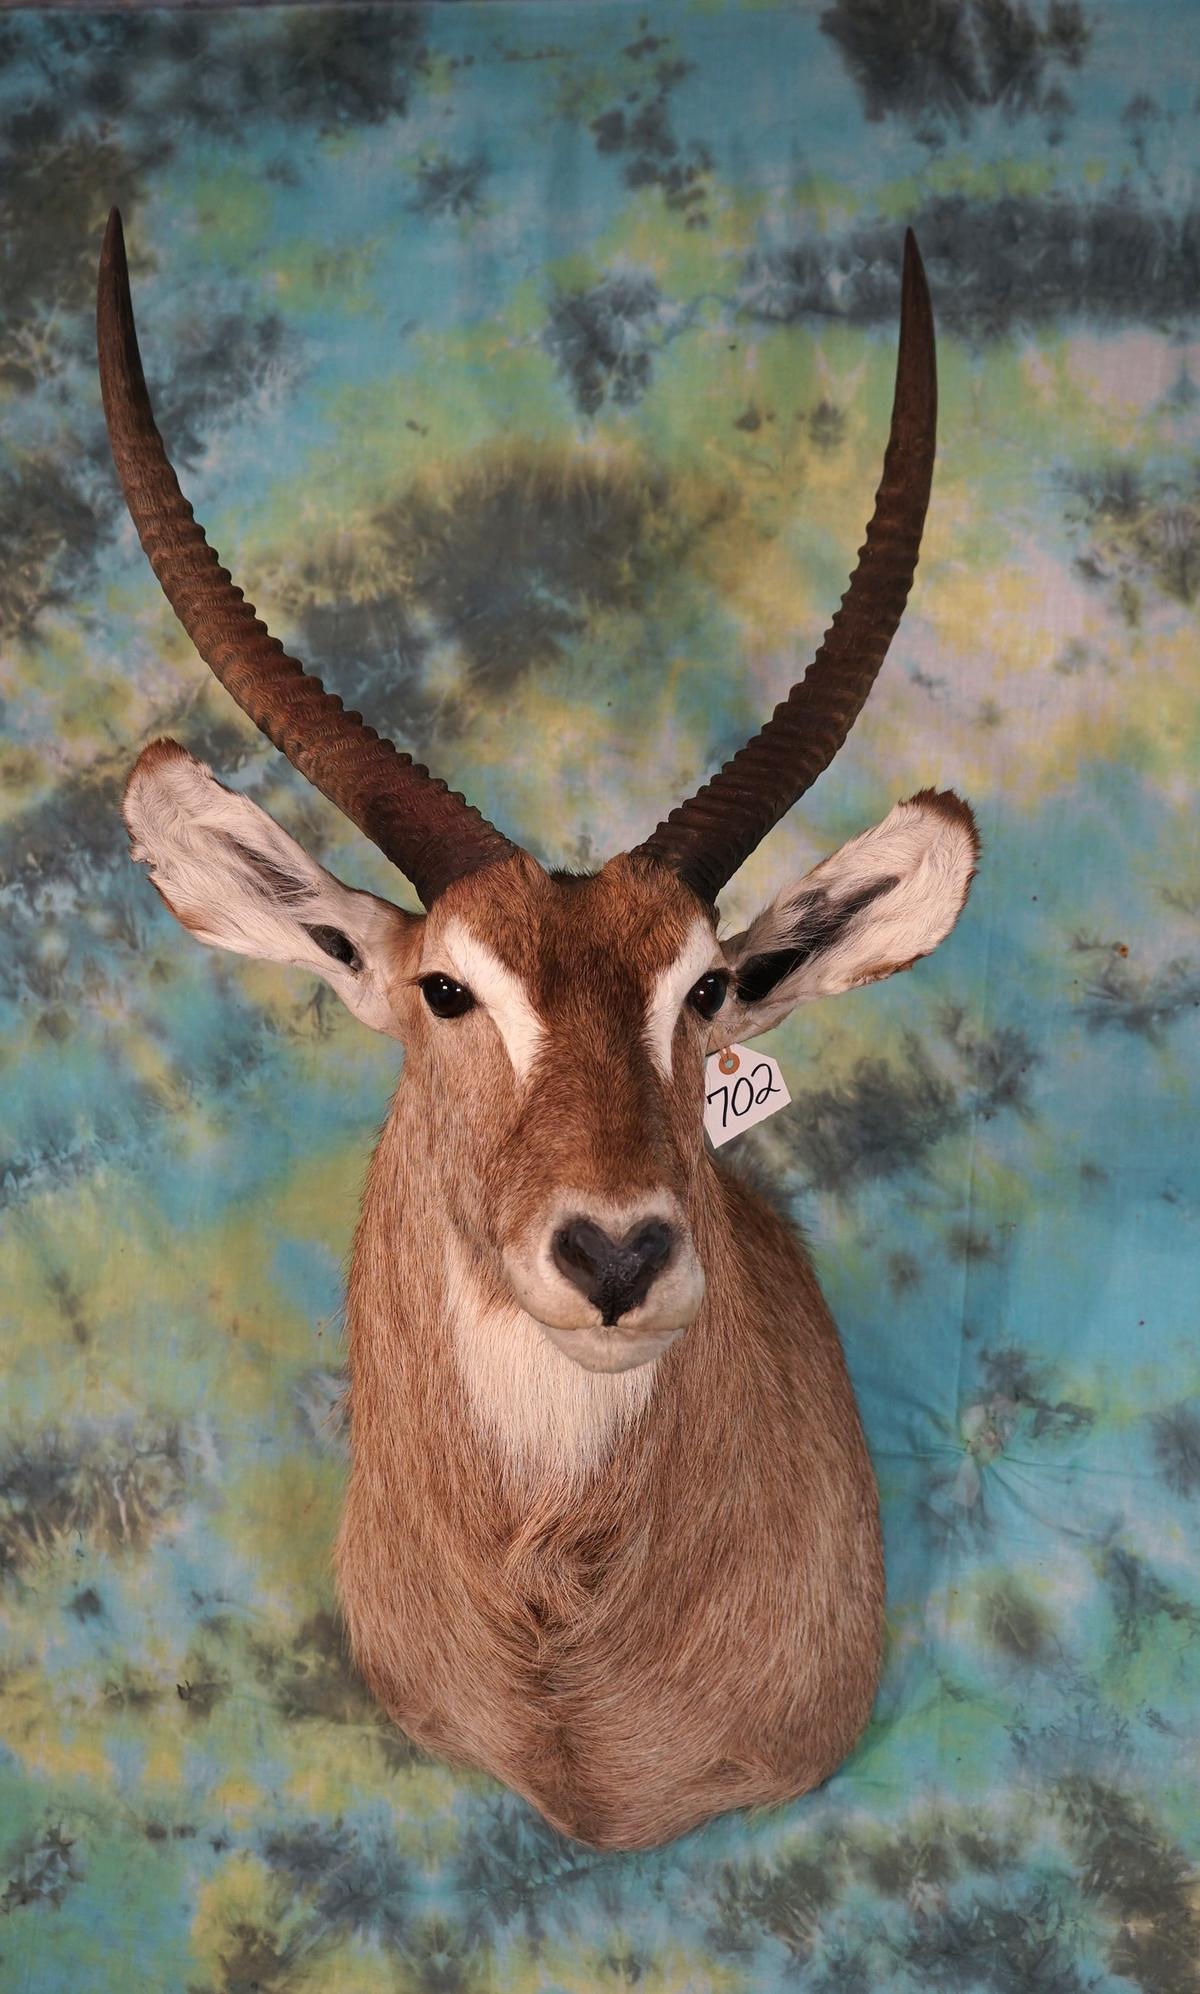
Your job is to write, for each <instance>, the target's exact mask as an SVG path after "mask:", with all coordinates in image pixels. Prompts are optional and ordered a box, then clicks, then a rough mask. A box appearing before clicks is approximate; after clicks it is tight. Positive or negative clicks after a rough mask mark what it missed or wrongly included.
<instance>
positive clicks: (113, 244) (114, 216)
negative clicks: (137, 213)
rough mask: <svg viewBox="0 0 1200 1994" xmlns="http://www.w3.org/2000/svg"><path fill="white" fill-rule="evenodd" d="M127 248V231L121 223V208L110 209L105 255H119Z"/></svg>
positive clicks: (106, 226) (105, 231)
mask: <svg viewBox="0 0 1200 1994" xmlns="http://www.w3.org/2000/svg"><path fill="white" fill-rule="evenodd" d="M124 248H125V229H124V226H123V224H122V221H121V210H120V208H110V209H109V211H108V221H107V223H106V224H105V229H104V255H105V256H106V257H110V256H116V255H119V254H120V253H121V252H122V251H123V250H124Z"/></svg>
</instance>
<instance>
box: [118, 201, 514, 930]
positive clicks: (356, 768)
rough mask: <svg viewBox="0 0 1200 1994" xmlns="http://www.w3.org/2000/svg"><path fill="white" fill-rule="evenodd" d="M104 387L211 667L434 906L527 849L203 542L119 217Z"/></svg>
mask: <svg viewBox="0 0 1200 1994" xmlns="http://www.w3.org/2000/svg"><path fill="white" fill-rule="evenodd" d="M96 342H97V349H98V353H99V360H100V385H101V391H102V393H103V397H104V416H105V421H106V422H107V424H108V439H109V442H110V444H111V446H112V454H113V461H114V463H115V464H116V467H117V475H118V477H119V478H120V480H121V489H122V491H123V492H124V494H125V503H126V505H127V506H128V507H129V512H130V516H131V518H132V520H133V523H134V525H135V526H136V528H137V531H138V538H139V539H140V541H141V543H142V546H143V548H144V549H145V551H146V554H147V556H148V558H149V561H150V565H151V567H152V568H153V569H154V572H155V574H156V575H157V576H158V579H159V581H160V583H161V584H162V589H163V593H164V594H165V596H166V598H167V601H168V602H169V603H170V605H171V607H172V609H173V610H174V611H175V614H176V616H177V617H178V618H179V620H180V622H181V623H182V624H183V627H184V629H185V630H186V631H187V633H188V635H189V637H190V638H191V640H192V642H193V644H194V645H195V646H196V649H197V650H198V651H199V653H200V656H201V657H202V658H203V659H204V660H205V662H206V664H208V665H211V667H212V669H213V671H214V672H215V673H216V675H217V677H218V678H219V679H220V681H221V684H222V685H223V686H224V687H225V689H226V691H227V692H230V693H232V695H233V697H234V699H236V701H237V703H238V705H239V706H240V707H241V708H242V710H243V712H244V713H248V714H249V716H250V718H251V720H253V721H254V723H255V725H256V726H257V727H261V729H262V731H263V733H264V734H266V736H267V737H268V739H269V740H271V741H273V742H274V743H275V746H276V747H277V748H281V749H282V750H283V753H284V754H285V755H286V756H287V758H288V760H289V761H290V762H292V763H293V764H294V765H295V767H296V768H298V769H299V771H300V773H301V775H303V776H305V777H307V779H308V781H309V782H311V783H312V784H313V785H314V787H315V788H317V789H319V790H320V791H321V793H322V795H323V796H327V797H328V798H329V801H330V802H331V803H334V804H336V805H337V807H338V809H339V810H341V811H344V813H345V815H346V816H347V817H348V818H349V819H350V821H351V823H353V824H357V826H358V828H359V830H360V831H364V832H365V833H366V835H367V837H368V838H370V839H371V841H372V843H373V844H375V845H378V847H379V849H380V851H381V852H383V853H384V855H385V856H386V857H387V858H389V859H390V860H391V861H392V863H393V864H394V865H396V866H398V867H399V868H400V870H401V872H403V873H404V874H405V875H406V876H407V877H408V878H409V879H410V880H411V881H412V883H413V885H414V886H415V888H416V890H417V892H418V893H419V894H420V896H421V899H422V901H423V902H424V903H425V905H426V906H429V904H430V903H431V901H433V900H434V899H436V897H437V895H438V894H439V893H442V892H444V891H445V889H446V887H447V886H449V885H450V884H451V882H452V881H454V880H456V879H462V878H464V877H465V876H466V874H468V873H472V872H477V871H478V870H479V869H480V867H481V866H486V865H493V864H495V863H496V861H497V860H500V859H504V858H508V857H509V856H510V855H511V854H512V853H513V852H515V851H516V850H517V849H518V848H517V847H516V846H515V845H513V844H511V843H510V841H509V840H508V839H507V838H505V837H504V836H502V834H501V833H500V832H499V831H497V830H496V829H495V828H494V827H493V826H492V825H491V824H489V823H488V822H487V819H486V818H484V817H482V816H481V815H480V813H479V811H478V810H476V809H474V808H473V807H472V806H471V805H470V804H469V803H467V802H466V800H465V799H464V798H463V797H462V796H458V795H455V794H453V793H452V792H451V791H450V790H449V789H448V788H447V787H446V784H445V783H444V782H441V781H440V780H439V779H438V778H437V777H436V776H431V775H430V773H429V771H428V769H426V768H422V767H421V766H420V764H419V763H417V762H414V761H413V759H412V756H411V755H407V754H404V753H402V752H401V751H400V750H399V749H397V748H396V747H395V745H394V744H393V743H392V742H391V741H389V740H386V739H385V738H384V737H383V736H382V735H380V734H378V733H376V731H375V729H374V728H373V727H368V726H366V725H364V723H363V719H362V716H361V714H358V713H347V712H346V711H345V709H344V707H343V705H342V702H341V700H340V699H338V698H337V696H336V695H335V694H334V693H329V692H326V690H325V688H324V686H323V685H322V683H321V681H320V679H319V678H317V677H316V676H315V675H314V674H313V673H312V672H308V671H306V670H305V669H304V666H303V665H301V664H300V663H299V662H298V661H297V660H296V659H295V658H292V657H289V656H288V654H287V652H286V651H285V650H284V648H283V646H282V644H280V643H279V642H278V640H277V639H276V638H274V637H272V636H271V634H270V632H269V631H268V629H267V627H266V624H265V623H263V622H262V621H261V620H260V618H259V617H258V616H257V615H256V613H255V611H254V607H253V605H252V604H251V603H248V602H247V601H246V599H245V597H244V596H243V594H242V591H241V589H239V588H236V587H235V586H234V584H233V582H232V581H231V579H230V576H229V573H228V570H227V569H225V568H223V567H222V566H221V564H220V561H219V560H218V558H217V555H216V552H215V550H214V549H213V548H211V547H210V546H209V544H208V542H207V540H206V539H205V537H204V532H203V529H202V528H201V527H200V526H199V525H198V523H197V521H196V520H195V518H194V516H193V513H192V508H191V506H190V505H189V504H188V502H187V500H186V499H185V498H184V496H183V493H182V492H181V490H180V488H179V480H178V478H177V477H176V475H175V472H174V470H173V469H172V466H171V462H170V459H169V458H168V456H167V453H166V450H165V448H164V446H163V441H162V438H161V436H160V435H159V433H158V428H157V426H156V424H155V421H154V411H153V409H152V408H151V405H150V397H149V395H148V393H147V391H146V380H145V376H144V374H143V372H142V362H141V356H140V354H139V352H138V342H137V331H136V328H135V326H134V321H133V303H132V300H131V298H130V295H129V271H128V267H127V264H126V260H125V237H124V231H123V230H122V227H121V217H120V215H119V213H118V212H117V210H116V209H115V208H114V209H113V210H112V213H111V214H110V215H109V218H108V228H107V230H106V232H105V237H104V248H103V251H102V252H101V257H100V276H99V282H98V285H97V295H96Z"/></svg>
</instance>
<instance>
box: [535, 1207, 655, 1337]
mask: <svg viewBox="0 0 1200 1994" xmlns="http://www.w3.org/2000/svg"><path fill="white" fill-rule="evenodd" d="M674 1245H675V1228H674V1227H673V1226H671V1225H669V1224H668V1223H667V1221H666V1220H665V1219H646V1220H643V1221H642V1223H641V1224H640V1225H637V1226H631V1227H630V1230H629V1231H628V1232H627V1233H626V1235H625V1237H624V1239H621V1240H617V1239H613V1237H612V1236H611V1234H609V1233H607V1232H605V1231H604V1229H603V1227H602V1226H598V1225H597V1224H596V1223H595V1222H594V1220H592V1219H585V1218H577V1219H569V1220H568V1221H567V1223H566V1224H565V1225H563V1226H560V1227H559V1230H558V1231H557V1232H556V1233H555V1235H554V1238H553V1240H552V1241H551V1254H552V1256H553V1259H554V1264H555V1266H556V1267H557V1268H558V1270H559V1272H560V1274H563V1275H565V1276H566V1278H567V1280H568V1281H570V1282H571V1283H572V1285H573V1286H574V1287H576V1288H578V1289H579V1291H580V1293H581V1294H583V1295H586V1297H587V1299H588V1301H589V1302H591V1303H592V1305H593V1306H594V1307H595V1308H597V1309H599V1311H600V1319H601V1321H602V1322H604V1323H606V1324H608V1325H609V1326H611V1325H612V1324H613V1323H615V1322H617V1321H619V1319H620V1318H621V1316H623V1315H627V1314H628V1312H629V1310H630V1309H635V1308H637V1307H638V1305H639V1303H641V1302H644V1301H645V1299H646V1295H647V1293H648V1291H649V1288H650V1284H651V1282H652V1281H653V1280H654V1279H655V1277H656V1276H657V1275H658V1274H660V1273H661V1272H662V1270H663V1268H664V1267H665V1266H666V1264H667V1262H668V1260H669V1259H670V1257H671V1253H672V1250H673V1248H674Z"/></svg>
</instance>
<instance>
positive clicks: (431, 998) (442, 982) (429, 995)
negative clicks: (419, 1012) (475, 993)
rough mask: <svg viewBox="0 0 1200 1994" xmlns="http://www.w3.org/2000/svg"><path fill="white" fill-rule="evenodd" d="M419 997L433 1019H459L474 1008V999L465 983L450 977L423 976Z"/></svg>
mask: <svg viewBox="0 0 1200 1994" xmlns="http://www.w3.org/2000/svg"><path fill="white" fill-rule="evenodd" d="M421 995H422V997H423V998H424V999H425V1002H426V1003H427V1004H428V1006H429V1008H430V1010H431V1011H432V1012H433V1015H434V1017H435V1018H461V1017H462V1015H463V1013H464V1012H465V1011H471V1010H473V1009H474V1007H475V999H474V998H473V997H472V995H471V993H470V991H469V990H468V989H467V986H466V984H465V983H455V981H454V979H453V977H450V976H423V977H422V978H421Z"/></svg>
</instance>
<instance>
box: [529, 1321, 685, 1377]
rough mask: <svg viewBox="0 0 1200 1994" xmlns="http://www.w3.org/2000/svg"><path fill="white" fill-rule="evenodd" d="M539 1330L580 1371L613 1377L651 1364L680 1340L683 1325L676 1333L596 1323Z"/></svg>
mask: <svg viewBox="0 0 1200 1994" xmlns="http://www.w3.org/2000/svg"><path fill="white" fill-rule="evenodd" d="M538 1328H539V1329H540V1330H541V1331H542V1332H543V1334H544V1335H545V1336H546V1337H547V1338H548V1339H549V1341H550V1342H551V1343H552V1344H553V1345H554V1347H555V1349H556V1350H561V1351H562V1353H563V1356H564V1357H569V1358H571V1360H572V1362H573V1363H576V1364H578V1365H579V1366H580V1368H581V1370H584V1371H602V1372H609V1373H615V1372H618V1371H636V1370H637V1369H638V1368H639V1366H640V1365H642V1364H652V1363H653V1362H654V1360H655V1358H656V1357H661V1356H662V1353H663V1351H664V1350H666V1349H668V1348H669V1347H670V1345H671V1344H672V1343H674V1341H675V1339H676V1337H677V1336H682V1334H683V1328H684V1325H682V1324H681V1325H680V1326H679V1328H677V1329H641V1330H637V1329H621V1328H620V1327H619V1326H614V1327H612V1328H608V1327H606V1326H605V1325H604V1324H603V1323H595V1324H588V1325H585V1326H584V1327H583V1328H581V1329H558V1328H556V1327H555V1325H554V1324H553V1323H549V1322H539V1323H538Z"/></svg>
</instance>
